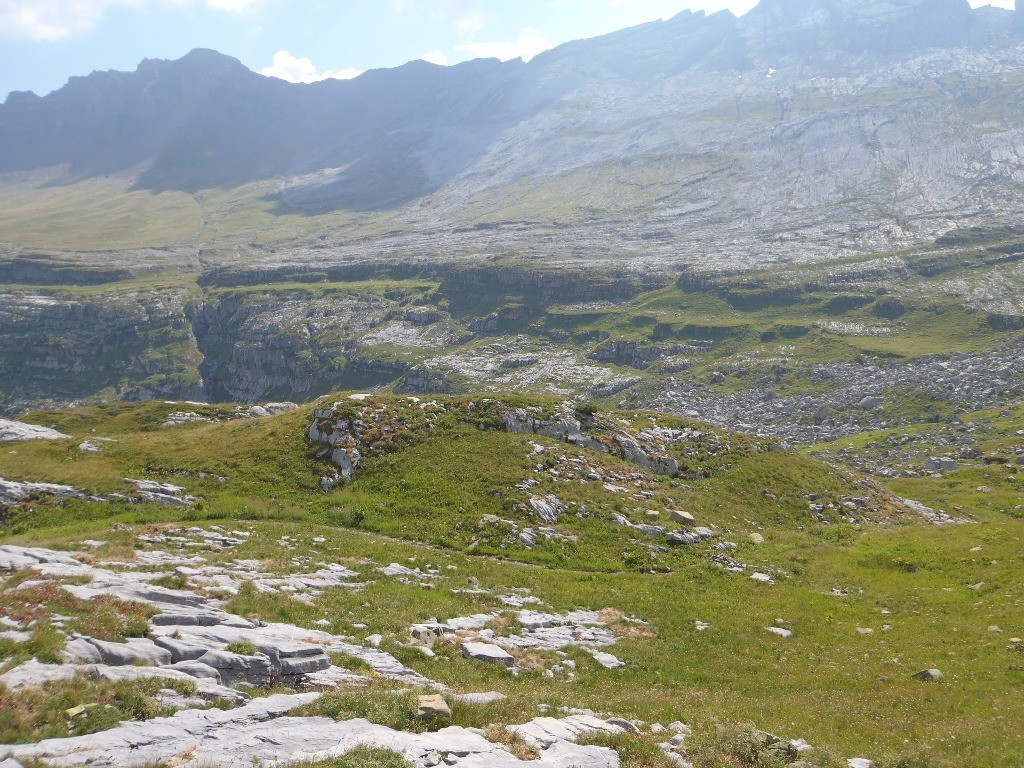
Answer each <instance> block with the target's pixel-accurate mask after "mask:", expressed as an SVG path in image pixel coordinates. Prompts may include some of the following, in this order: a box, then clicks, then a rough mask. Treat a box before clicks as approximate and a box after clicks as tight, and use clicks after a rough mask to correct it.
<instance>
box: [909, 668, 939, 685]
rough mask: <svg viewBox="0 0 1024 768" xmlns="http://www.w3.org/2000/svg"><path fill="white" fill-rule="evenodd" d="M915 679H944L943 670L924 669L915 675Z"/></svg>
mask: <svg viewBox="0 0 1024 768" xmlns="http://www.w3.org/2000/svg"><path fill="white" fill-rule="evenodd" d="M914 679H915V680H924V681H925V682H931V681H933V680H941V679H942V672H940V671H939V670H937V669H922V670H921V671H920V672H918V673H917V674H916V675H914Z"/></svg>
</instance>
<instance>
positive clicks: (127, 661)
mask: <svg viewBox="0 0 1024 768" xmlns="http://www.w3.org/2000/svg"><path fill="white" fill-rule="evenodd" d="M82 640H84V641H85V642H88V643H89V644H91V645H92V646H93V647H95V648H96V650H97V651H98V652H99V655H100V658H101V659H102V661H103V663H104V664H108V665H110V666H114V667H122V666H144V667H161V666H166V665H168V664H170V663H171V653H170V652H169V651H167V650H166V649H164V648H161V647H160V646H158V645H157V644H156V643H154V642H153V641H152V640H150V639H148V638H144V637H133V638H129V639H128V641H127V642H124V643H109V642H105V641H103V640H96V639H95V638H91V637H89V638H82Z"/></svg>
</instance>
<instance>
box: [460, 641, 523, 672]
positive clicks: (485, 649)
mask: <svg viewBox="0 0 1024 768" xmlns="http://www.w3.org/2000/svg"><path fill="white" fill-rule="evenodd" d="M462 655H463V656H464V657H465V658H467V659H474V660H476V661H485V662H487V663H488V664H502V665H504V666H506V667H512V666H515V663H516V659H515V656H513V655H512V654H511V653H509V652H508V651H506V650H505V649H504V648H502V647H500V646H497V645H492V644H491V643H463V644H462Z"/></svg>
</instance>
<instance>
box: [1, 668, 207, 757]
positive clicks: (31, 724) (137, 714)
mask: <svg viewBox="0 0 1024 768" xmlns="http://www.w3.org/2000/svg"><path fill="white" fill-rule="evenodd" d="M163 688H169V689H171V690H175V691H177V692H178V693H181V694H185V695H189V694H192V693H195V685H193V684H189V683H188V682H187V681H181V680H158V679H143V680H132V681H131V682H119V683H106V682H96V681H92V680H89V679H88V678H85V677H75V678H73V679H71V680H68V681H64V682H59V683H47V684H46V685H44V686H41V687H40V686H36V687H29V688H24V689H21V690H19V691H16V692H15V691H9V690H7V689H5V688H2V687H0V744H31V743H34V742H37V741H42V740H43V739H59V738H66V737H68V736H83V735H85V734H89V733H98V732H100V731H106V730H109V729H110V728H113V727H115V726H117V725H118V724H119V723H120V722H122V721H124V720H150V719H152V718H154V717H160V716H164V715H167V714H170V713H169V712H168V711H166V710H164V709H162V708H161V707H160V705H159V704H158V703H157V701H156V698H155V696H156V694H157V692H158V691H159V690H160V689H163ZM77 708H82V709H77ZM76 709H77V711H76Z"/></svg>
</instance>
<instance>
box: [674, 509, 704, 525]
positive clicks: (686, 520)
mask: <svg viewBox="0 0 1024 768" xmlns="http://www.w3.org/2000/svg"><path fill="white" fill-rule="evenodd" d="M668 518H669V520H671V521H672V522H673V523H679V525H693V524H694V523H696V522H697V520H696V518H694V516H693V515H691V514H690V513H689V512H683V511H682V510H679V509H673V510H672V511H671V512H670V513H669V516H668Z"/></svg>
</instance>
